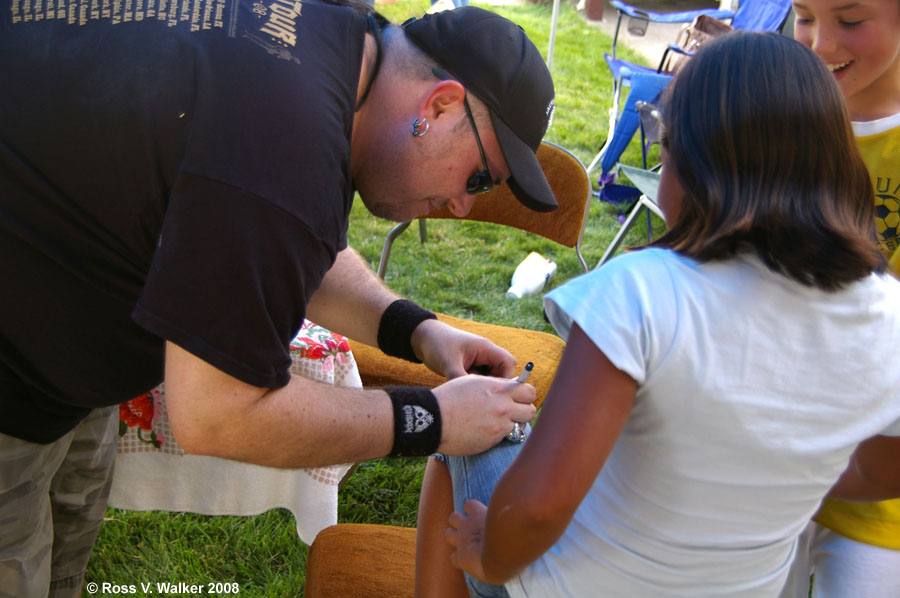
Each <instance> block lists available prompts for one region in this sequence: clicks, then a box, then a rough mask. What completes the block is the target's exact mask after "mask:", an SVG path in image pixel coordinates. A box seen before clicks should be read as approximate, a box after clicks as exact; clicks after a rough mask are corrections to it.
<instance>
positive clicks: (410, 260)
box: [87, 0, 662, 597]
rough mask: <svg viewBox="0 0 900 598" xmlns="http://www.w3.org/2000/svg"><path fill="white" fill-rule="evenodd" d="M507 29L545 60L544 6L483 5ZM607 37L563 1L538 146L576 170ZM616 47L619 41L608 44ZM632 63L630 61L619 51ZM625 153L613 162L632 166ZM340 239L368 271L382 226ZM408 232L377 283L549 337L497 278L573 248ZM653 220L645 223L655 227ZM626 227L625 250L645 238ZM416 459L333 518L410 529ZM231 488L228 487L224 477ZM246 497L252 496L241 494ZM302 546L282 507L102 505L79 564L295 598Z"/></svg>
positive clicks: (532, 240)
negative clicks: (225, 512)
mask: <svg viewBox="0 0 900 598" xmlns="http://www.w3.org/2000/svg"><path fill="white" fill-rule="evenodd" d="M428 5H429V3H428V1H427V0H400V1H398V2H397V3H395V4H390V5H382V4H379V5H378V9H379V10H381V11H382V12H383V13H384V14H385V15H386V16H387V17H388V18H390V19H391V20H392V21H394V22H401V21H402V20H403V19H405V18H406V17H407V16H412V15H421V14H422V13H423V12H424V11H425V10H426V9H427V8H428ZM488 8H491V9H492V10H495V11H496V12H498V13H500V14H503V15H505V16H507V17H509V18H510V19H512V20H514V21H515V22H517V23H519V24H520V25H521V26H522V27H523V28H524V29H525V30H526V31H527V32H528V34H529V36H530V37H531V39H532V40H533V41H534V42H535V44H536V45H537V47H538V48H539V49H540V50H541V52H542V53H544V54H545V55H546V52H547V45H548V38H549V31H550V21H551V5H550V4H530V3H529V4H521V5H504V6H495V7H488ZM609 47H610V40H609V38H608V37H607V36H606V35H604V34H602V33H601V32H600V30H599V29H597V28H595V27H592V26H589V25H587V24H586V23H585V21H584V20H583V19H582V18H581V17H580V16H579V15H578V14H577V13H576V12H575V10H574V8H573V6H572V4H571V3H569V2H563V3H562V6H561V10H560V20H559V27H558V31H557V38H556V47H555V50H554V60H553V77H554V81H555V83H556V94H557V95H556V113H555V116H554V119H553V124H552V126H551V128H550V131H549V132H548V134H547V137H546V138H547V139H548V140H549V141H553V142H555V143H558V144H560V145H562V146H564V147H566V148H568V149H570V150H571V151H572V152H573V153H575V155H577V156H578V157H579V158H580V159H581V160H582V162H584V163H585V164H588V163H589V162H590V161H591V159H592V158H593V156H594V154H595V153H596V152H597V150H598V149H599V146H600V144H601V143H602V141H603V140H604V139H605V138H606V129H607V121H608V110H609V107H610V105H611V98H610V90H611V81H610V78H609V75H608V74H607V70H606V67H605V65H604V63H603V52H604V51H605V50H607V49H608V48H609ZM620 48H621V46H620ZM621 53H622V54H623V55H625V56H626V57H629V58H631V59H634V60H636V61H639V59H638V58H637V56H636V55H633V54H629V53H628V52H627V50H626V51H622V52H621ZM639 160H640V157H639V153H638V150H637V147H636V146H635V147H632V148H631V150H630V153H628V154H626V157H625V161H627V162H629V163H632V164H638V163H639ZM615 215H616V211H615V209H614V208H613V207H612V206H610V205H608V204H601V203H600V202H597V201H594V202H593V205H592V206H591V210H590V216H589V219H588V222H587V227H586V230H585V234H584V254H585V257H586V259H587V261H588V263H589V265H591V266H593V265H594V264H596V262H597V261H598V260H599V258H600V256H601V255H602V253H603V251H604V249H605V248H606V246H607V244H608V243H609V242H610V240H611V239H612V236H613V235H614V234H615V231H616V229H617V227H618V226H619V223H618V221H617V220H616V218H615ZM351 220H352V222H351V228H350V241H351V244H352V245H353V246H354V247H355V248H356V249H357V250H359V251H360V253H361V254H362V255H363V256H364V257H365V258H366V259H367V260H368V261H369V263H370V264H371V265H372V267H373V269H374V268H375V267H376V266H377V263H378V257H379V255H380V253H381V246H382V243H383V241H384V237H385V235H386V234H387V232H388V230H390V228H391V227H392V226H393V223H391V222H388V221H385V220H379V219H375V218H373V217H372V216H370V215H369V214H368V213H367V212H366V211H365V209H364V208H363V206H362V204H361V202H359V201H357V202H356V205H355V206H354V208H353V212H352V215H351ZM415 228H416V227H411V229H410V230H409V231H407V232H406V234H405V235H403V236H402V237H401V238H400V239H399V240H398V241H397V242H396V243H395V244H394V249H393V253H392V257H391V262H390V267H389V270H388V273H387V277H386V279H387V283H388V284H389V285H390V286H391V287H392V288H394V289H395V290H397V291H398V292H399V293H401V294H403V295H406V296H408V297H410V298H412V299H414V300H416V301H418V302H420V303H421V304H422V305H424V306H427V307H429V308H431V309H433V310H436V311H441V312H444V313H447V314H451V315H455V316H460V317H466V318H472V319H476V320H481V321H487V322H493V323H498V324H506V325H510V326H517V327H523V328H532V329H536V330H545V331H548V332H552V329H550V327H549V326H548V325H547V324H546V322H545V321H544V320H543V317H542V309H541V298H540V297H539V296H532V297H525V298H523V299H521V300H508V299H506V298H505V293H506V289H507V288H508V286H509V278H510V276H511V274H512V272H513V270H514V269H515V267H516V265H517V264H518V263H519V262H520V261H521V260H522V259H524V258H525V256H526V255H528V253H529V252H530V251H538V252H540V253H542V254H543V255H545V256H546V257H548V258H550V259H553V260H554V261H556V262H557V264H558V271H557V274H556V276H555V278H554V279H553V280H552V281H551V286H555V285H558V284H560V283H562V282H564V281H566V280H568V279H570V278H572V277H573V276H576V275H577V274H578V273H579V272H580V266H579V265H578V262H577V260H576V258H575V253H574V251H573V250H571V249H568V248H560V247H558V246H555V245H554V244H553V243H551V242H549V241H544V240H539V239H537V238H536V237H534V236H530V235H526V234H524V233H520V232H518V231H514V230H511V229H506V228H502V227H498V226H493V225H485V224H477V223H460V222H450V221H431V222H429V224H428V242H427V243H426V244H424V245H423V244H421V243H420V242H419V240H418V234H416V231H415ZM661 228H662V225H661V223H660V222H656V229H657V231H660V230H661ZM645 235H646V231H645V227H636V229H635V230H634V231H632V233H631V236H630V238H629V239H627V240H626V246H627V245H628V244H636V243H639V242H641V240H642V239H643V238H645ZM424 464H425V460H424V459H406V460H400V459H378V460H375V461H372V462H368V463H364V464H361V465H360V467H359V468H358V469H357V470H356V472H355V473H354V474H353V476H352V477H351V479H350V480H349V482H348V483H347V484H346V485H345V486H344V487H343V488H342V489H341V492H340V501H339V519H340V521H341V522H366V523H379V524H394V525H405V526H414V525H415V518H416V509H417V505H418V493H419V488H420V485H421V480H422V473H423V471H424ZM236 483H238V482H236ZM248 491H252V490H248ZM305 565H306V546H304V545H303V544H302V543H301V542H300V541H299V540H298V538H297V534H296V530H295V527H294V521H293V517H292V516H291V514H290V513H289V512H287V511H281V510H275V511H271V512H268V513H265V514H263V515H259V516H256V517H204V516H200V515H195V514H185V513H167V512H153V513H136V512H126V511H120V510H112V509H110V510H109V511H108V513H107V520H106V522H105V523H104V525H103V527H102V529H101V531H100V537H99V539H98V541H97V544H96V547H95V549H94V553H93V556H92V558H91V561H90V563H89V566H88V576H87V577H88V581H96V582H104V581H106V582H111V583H119V584H126V585H127V584H136V585H138V587H137V589H138V594H137V595H142V594H141V592H140V585H139V584H140V582H151V583H156V582H178V581H183V582H187V583H191V584H195V583H196V584H203V583H207V582H237V583H239V584H240V595H241V596H247V597H249V596H302V595H303V585H304V580H305Z"/></svg>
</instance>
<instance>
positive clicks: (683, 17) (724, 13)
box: [610, 0, 734, 23]
mask: <svg viewBox="0 0 900 598" xmlns="http://www.w3.org/2000/svg"><path fill="white" fill-rule="evenodd" d="M610 4H611V5H612V6H613V7H615V8H616V10H619V11H621V12H623V13H625V14H626V15H628V16H629V17H634V18H636V19H645V20H647V21H650V22H652V23H689V22H691V21H693V20H694V18H695V17H697V15H701V14H702V15H706V16H709V17H713V18H716V19H730V18H732V17H733V16H734V12H732V11H730V10H719V9H715V8H708V9H701V10H684V11H680V12H654V11H652V10H642V9H640V8H637V7H635V6H632V5H630V4H625V3H624V2H622V1H621V0H610Z"/></svg>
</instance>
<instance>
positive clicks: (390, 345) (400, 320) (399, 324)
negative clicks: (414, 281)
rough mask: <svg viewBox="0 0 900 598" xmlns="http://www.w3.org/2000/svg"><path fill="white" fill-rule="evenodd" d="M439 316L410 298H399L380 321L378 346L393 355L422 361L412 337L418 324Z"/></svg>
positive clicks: (413, 360)
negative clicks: (413, 345) (412, 342)
mask: <svg viewBox="0 0 900 598" xmlns="http://www.w3.org/2000/svg"><path fill="white" fill-rule="evenodd" d="M434 319H437V316H436V315H434V314H433V313H431V312H430V311H428V310H427V309H425V308H423V307H419V306H418V305H416V304H415V303H413V302H412V301H410V300H408V299H397V300H396V301H394V302H393V303H391V304H390V305H388V307H387V309H386V310H384V313H383V314H382V315H381V321H380V322H379V323H378V348H379V349H381V350H382V351H384V352H385V353H386V354H388V355H391V356H393V357H399V358H401V359H405V360H407V361H411V362H413V363H422V361H421V360H420V359H419V358H418V357H416V353H415V351H413V348H412V344H411V343H410V339H411V338H412V333H413V330H415V329H416V326H418V325H419V324H421V323H422V322H424V321H425V320H434Z"/></svg>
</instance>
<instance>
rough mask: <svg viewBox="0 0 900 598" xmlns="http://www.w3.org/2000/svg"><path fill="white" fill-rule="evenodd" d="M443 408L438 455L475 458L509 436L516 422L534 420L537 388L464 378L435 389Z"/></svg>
mask: <svg viewBox="0 0 900 598" xmlns="http://www.w3.org/2000/svg"><path fill="white" fill-rule="evenodd" d="M434 396H435V397H437V400H438V405H440V408H441V420H442V424H441V426H442V432H441V444H440V447H438V452H441V453H444V454H446V455H474V454H477V453H480V452H483V451H486V450H487V449H489V448H491V447H492V446H494V445H495V444H497V443H498V442H500V441H501V440H503V438H504V437H505V436H506V435H507V434H509V432H510V431H511V430H512V428H513V424H514V423H515V422H528V421H531V420H532V419H534V416H535V414H536V412H537V409H536V408H535V407H534V405H532V403H533V402H534V399H535V397H536V393H535V390H534V387H533V386H532V385H530V384H523V383H520V382H516V381H515V380H509V379H503V378H489V377H486V376H475V375H470V376H464V377H461V378H455V379H453V380H450V381H449V382H446V383H444V384H441V385H440V386H438V387H437V388H435V389H434Z"/></svg>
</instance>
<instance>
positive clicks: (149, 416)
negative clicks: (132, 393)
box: [119, 390, 165, 448]
mask: <svg viewBox="0 0 900 598" xmlns="http://www.w3.org/2000/svg"><path fill="white" fill-rule="evenodd" d="M154 393H157V394H158V393H159V391H158V390H153V391H151V392H145V393H144V394H142V395H140V396H137V397H135V398H133V399H131V400H130V401H126V402H124V403H120V404H119V436H124V435H125V434H127V433H128V429H129V428H137V437H138V440H140V441H141V442H146V443H147V444H152V445H153V446H155V447H156V448H159V447H161V446H162V445H163V443H164V442H165V438H163V436H162V435H157V433H156V431H155V430H154V429H153V424H154V423H155V421H156V409H155V408H154V407H155V402H156V397H154ZM142 430H144V431H147V432H150V436H149V438H145V437H144V435H143V433H142V432H141V431H142Z"/></svg>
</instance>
